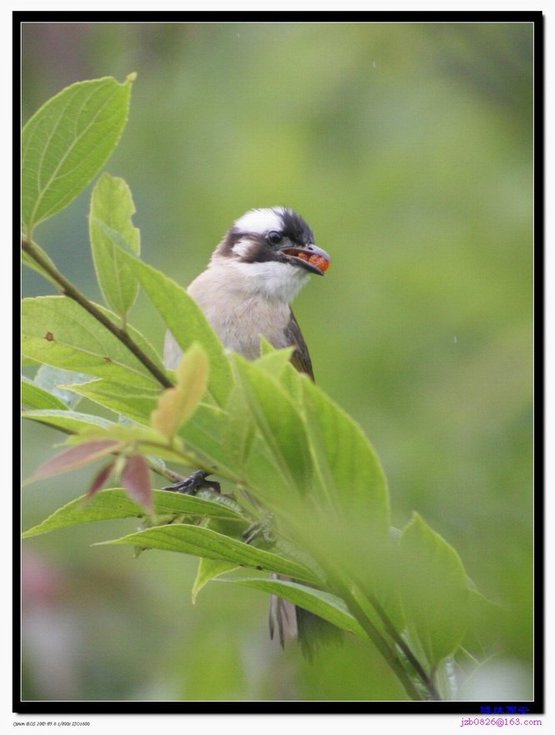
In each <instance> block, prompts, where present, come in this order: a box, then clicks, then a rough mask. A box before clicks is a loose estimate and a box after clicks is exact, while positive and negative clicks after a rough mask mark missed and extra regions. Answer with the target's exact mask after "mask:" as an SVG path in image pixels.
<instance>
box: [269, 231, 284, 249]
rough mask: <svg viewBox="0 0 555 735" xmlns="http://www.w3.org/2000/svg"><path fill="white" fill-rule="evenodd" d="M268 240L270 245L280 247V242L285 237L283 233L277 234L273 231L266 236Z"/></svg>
mask: <svg viewBox="0 0 555 735" xmlns="http://www.w3.org/2000/svg"><path fill="white" fill-rule="evenodd" d="M266 240H268V242H269V243H270V245H279V244H280V242H281V241H282V240H283V235H282V234H281V232H276V230H272V231H271V232H269V233H268V234H267V235H266Z"/></svg>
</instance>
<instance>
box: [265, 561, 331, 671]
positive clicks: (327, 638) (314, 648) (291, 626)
mask: <svg viewBox="0 0 555 735" xmlns="http://www.w3.org/2000/svg"><path fill="white" fill-rule="evenodd" d="M274 577H275V578H277V579H286V578H285V577H280V576H279V575H277V574H276V575H274ZM269 622H270V638H272V640H273V639H274V637H275V636H276V634H277V637H278V640H279V642H280V645H281V647H282V648H283V647H284V646H285V644H286V643H288V642H290V641H293V640H298V641H299V643H300V646H301V650H302V652H303V655H304V656H305V658H307V659H308V660H309V661H311V662H312V661H313V660H314V657H315V655H316V654H317V652H318V649H319V648H320V646H321V645H322V644H328V643H339V642H341V640H342V631H341V630H340V629H339V628H337V627H336V626H335V625H332V624H331V623H328V621H327V620H324V619H323V618H321V617H319V616H318V615H314V613H311V612H309V611H308V610H305V609H304V608H302V607H297V606H296V605H294V604H293V603H292V602H288V601H287V600H284V599H282V598H281V597H277V596H276V595H272V598H271V600H270V621H269Z"/></svg>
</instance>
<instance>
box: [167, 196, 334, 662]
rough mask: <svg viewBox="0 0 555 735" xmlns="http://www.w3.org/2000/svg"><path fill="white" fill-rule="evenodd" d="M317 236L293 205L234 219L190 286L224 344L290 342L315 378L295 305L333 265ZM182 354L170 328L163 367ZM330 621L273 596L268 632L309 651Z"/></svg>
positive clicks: (250, 351)
mask: <svg viewBox="0 0 555 735" xmlns="http://www.w3.org/2000/svg"><path fill="white" fill-rule="evenodd" d="M314 240H315V238H314V233H313V231H312V229H311V228H310V226H309V225H308V224H307V222H306V221H305V220H304V219H303V218H302V217H301V216H300V215H299V214H298V213H297V212H295V211H294V210H292V209H290V208H288V207H283V206H276V207H269V208H259V209H251V210H249V211H248V212H246V213H245V214H243V215H242V216H241V217H239V218H238V219H237V220H235V222H234V223H233V225H232V227H231V228H230V229H229V230H228V231H227V232H226V234H225V235H224V237H223V239H222V240H221V241H220V242H219V243H218V245H217V246H216V248H215V250H214V252H213V253H212V257H211V258H210V261H209V263H208V266H207V268H206V269H205V270H204V271H203V272H202V273H200V275H198V276H197V277H196V278H195V279H194V280H193V281H192V283H191V284H190V285H189V286H188V288H187V293H188V294H189V295H190V296H191V297H192V298H193V300H194V301H196V303H197V304H198V305H199V306H200V308H201V309H202V311H203V312H204V314H205V316H206V317H207V319H208V321H209V322H210V324H211V325H212V327H213V329H214V331H215V332H216V334H217V335H218V336H219V338H220V340H221V341H222V343H223V345H224V347H225V348H226V349H227V350H229V351H231V352H237V353H239V354H241V355H242V356H243V357H245V358H246V359H248V360H255V359H256V358H257V357H259V356H260V349H261V348H260V342H261V337H264V338H265V339H266V340H267V341H268V342H270V344H271V345H273V346H274V347H275V348H277V349H280V348H284V347H293V352H292V355H291V358H290V359H291V363H292V364H293V366H294V367H295V368H296V369H297V370H299V371H300V372H301V373H304V374H306V375H308V376H309V378H310V379H311V380H314V371H313V367H312V361H311V358H310V353H309V350H308V347H307V344H306V342H305V339H304V337H303V335H302V332H301V329H300V327H299V324H298V322H297V320H296V318H295V315H294V313H293V311H292V308H291V302H292V301H293V300H294V299H295V297H296V296H297V294H298V293H299V292H300V290H301V289H302V288H303V287H304V286H305V285H306V284H307V283H308V281H309V280H310V277H311V275H317V276H323V275H324V274H325V272H326V271H327V270H328V268H329V267H330V264H331V258H330V256H329V254H328V253H327V252H326V250H324V249H323V248H321V247H319V246H318V245H316V244H315V242H314ZM182 354H183V352H182V350H181V348H180V347H179V345H178V344H177V342H176V340H175V338H174V337H173V335H172V334H171V332H168V333H167V334H166V338H165V344H164V362H165V365H166V367H170V368H176V367H177V365H178V363H179V361H180V359H181V357H182ZM206 475H207V473H204V472H200V471H199V472H197V473H194V474H193V475H191V476H190V478H187V479H186V480H185V482H184V483H182V484H181V485H180V488H185V492H187V491H188V489H189V488H196V487H197V486H198V485H200V484H202V483H203V482H204V481H205V478H206ZM182 491H183V490H182ZM330 627H333V626H330V624H329V623H326V622H325V621H323V620H322V619H321V618H318V617H317V616H315V615H312V614H311V613H309V612H307V611H306V610H303V609H302V608H299V607H296V606H295V605H293V604H292V603H290V602H288V601H285V600H283V599H282V598H279V597H276V596H273V597H272V600H271V605H270V636H271V638H274V636H275V634H276V633H277V636H278V637H279V641H280V643H281V645H282V647H283V646H284V644H285V642H286V641H287V642H288V641H291V640H294V639H297V640H299V642H300V643H301V645H302V648H303V653H305V654H306V655H307V657H308V658H312V657H313V654H314V649H315V641H317V640H318V639H319V638H321V637H322V634H323V637H325V636H326V633H329V630H327V629H328V628H330ZM335 631H337V628H335ZM330 637H333V634H332V636H330Z"/></svg>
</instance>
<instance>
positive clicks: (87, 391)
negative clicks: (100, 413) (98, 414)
mask: <svg viewBox="0 0 555 735" xmlns="http://www.w3.org/2000/svg"><path fill="white" fill-rule="evenodd" d="M68 388H69V389H70V390H71V391H73V392H75V393H78V394H79V395H80V396H84V397H85V398H88V399H89V400H91V401H94V402H95V403H98V404H99V405H100V406H104V407H105V408H108V409H110V410H111V411H115V412H116V413H118V414H123V415H124V416H126V417H127V418H129V419H132V420H133V421H138V422H139V423H141V424H146V425H149V423H150V414H151V413H152V411H154V409H155V408H156V403H157V401H158V398H159V397H160V388H154V387H153V388H147V387H146V386H136V385H129V384H128V383H127V384H125V383H114V382H113V381H111V380H91V381H90V382H88V383H81V384H79V385H70V386H68Z"/></svg>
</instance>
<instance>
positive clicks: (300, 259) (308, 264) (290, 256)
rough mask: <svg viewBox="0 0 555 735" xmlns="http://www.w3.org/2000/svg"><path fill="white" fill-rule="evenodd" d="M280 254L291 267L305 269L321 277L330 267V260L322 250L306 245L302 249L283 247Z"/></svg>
mask: <svg viewBox="0 0 555 735" xmlns="http://www.w3.org/2000/svg"><path fill="white" fill-rule="evenodd" d="M280 252H281V253H282V254H283V255H285V256H286V257H287V260H288V262H289V263H291V265H298V266H300V267H301V268H306V270H307V271H310V272H311V273H316V275H318V276H323V275H324V273H325V272H326V271H327V270H328V268H329V267H330V265H331V258H330V256H329V255H328V253H326V251H325V250H324V249H323V248H319V247H318V245H314V244H313V243H308V244H307V245H304V246H303V247H283V248H281V249H280Z"/></svg>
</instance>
